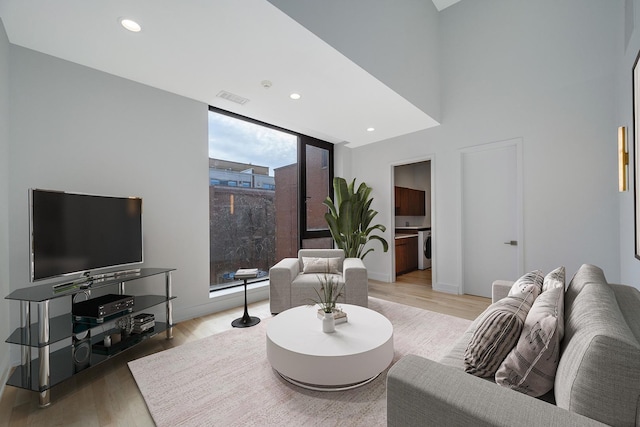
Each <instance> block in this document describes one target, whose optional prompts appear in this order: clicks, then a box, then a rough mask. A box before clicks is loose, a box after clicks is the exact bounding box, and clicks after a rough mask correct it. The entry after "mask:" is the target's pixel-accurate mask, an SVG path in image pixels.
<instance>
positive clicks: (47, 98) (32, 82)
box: [0, 45, 264, 358]
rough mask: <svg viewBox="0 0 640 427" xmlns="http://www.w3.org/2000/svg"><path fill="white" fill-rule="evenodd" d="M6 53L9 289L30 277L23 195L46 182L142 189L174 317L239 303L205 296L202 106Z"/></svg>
mask: <svg viewBox="0 0 640 427" xmlns="http://www.w3.org/2000/svg"><path fill="white" fill-rule="evenodd" d="M0 52H1V51H0ZM5 56H6V55H5ZM0 58H1V56H0ZM9 58H10V63H9V70H10V96H11V99H12V101H11V106H10V116H9V119H10V120H9V122H10V129H9V141H10V143H9V147H8V159H9V194H8V196H9V225H10V230H9V247H10V248H11V251H10V253H9V263H10V265H11V270H10V276H9V277H10V284H11V285H10V288H11V290H14V289H17V288H21V287H25V286H29V285H30V284H29V280H28V272H29V268H28V200H27V195H28V189H29V188H45V189H59V190H66V191H74V192H83V193H91V194H108V195H118V196H122V195H124V196H126V195H136V196H141V197H142V198H143V203H144V227H145V229H144V238H145V240H144V250H145V266H146V267H175V268H177V271H176V272H174V274H173V284H174V294H175V295H177V296H178V299H176V300H175V301H174V320H176V321H180V320H184V319H188V318H192V317H195V316H198V315H202V314H206V313H211V312H214V311H219V310H221V309H224V308H228V307H229V306H240V305H241V304H242V298H241V297H238V298H237V299H236V300H234V301H232V302H230V301H215V302H214V301H212V300H210V299H209V291H208V285H209V267H208V266H209V249H208V248H209V215H208V212H209V211H208V206H209V203H208V197H209V193H208V148H207V147H208V138H207V111H208V106H207V105H206V104H203V103H200V102H196V101H193V100H190V99H187V98H184V97H180V96H176V95H173V94H170V93H168V92H164V91H161V90H157V89H154V88H151V87H148V86H144V85H141V84H138V83H135V82H132V81H129V80H125V79H122V78H119V77H115V76H112V75H109V74H106V73H102V72H99V71H96V70H93V69H90V68H87V67H83V66H79V65H77V64H73V63H70V62H67V61H64V60H61V59H58V58H54V57H51V56H47V55H43V54H41V53H37V52H34V51H31V50H28V49H25V48H21V47H18V46H15V45H10V48H9ZM0 76H1V74H0ZM1 81H2V80H1V77H0V82H1ZM1 89H2V86H1V85H0V90H1ZM2 99H4V97H2ZM0 117H1V116H0ZM0 128H1V126H0ZM0 135H1V134H0ZM5 147H6V144H5ZM0 158H1V159H6V158H7V156H2V157H0ZM0 170H2V169H0ZM0 191H1V190H0ZM0 197H2V193H0ZM1 205H2V206H6V205H5V204H4V203H2V204H1ZM0 215H1V214H0ZM0 218H1V216H0ZM0 223H1V222H0ZM5 224H6V222H5ZM0 232H1V231H0ZM2 259H3V260H4V259H6V258H2ZM3 270H4V269H3ZM163 279H164V277H158V278H154V279H149V280H147V281H146V283H143V284H142V286H141V288H142V289H145V290H148V292H156V293H157V292H164V286H163V285H164V281H163ZM136 292H138V291H136ZM6 293H7V292H4V293H3V294H6ZM3 296H4V295H3ZM262 298H264V296H262ZM2 301H4V300H2ZM10 308H11V321H12V328H15V327H16V326H17V325H18V317H19V305H18V304H12V305H10ZM56 309H60V310H62V307H52V311H54V310H56ZM2 312H3V313H5V311H4V310H3V311H2ZM4 335H5V334H3V336H4ZM3 340H4V338H3ZM13 347H17V346H13ZM3 354H4V353H3ZM14 358H15V355H14Z"/></svg>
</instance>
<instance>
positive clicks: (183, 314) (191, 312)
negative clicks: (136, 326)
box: [174, 281, 269, 323]
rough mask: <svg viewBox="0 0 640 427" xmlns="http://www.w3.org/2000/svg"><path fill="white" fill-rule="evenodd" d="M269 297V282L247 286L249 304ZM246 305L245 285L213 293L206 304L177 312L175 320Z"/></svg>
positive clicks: (179, 320)
mask: <svg viewBox="0 0 640 427" xmlns="http://www.w3.org/2000/svg"><path fill="white" fill-rule="evenodd" d="M265 299H269V282H268V281H265V282H258V283H255V284H251V285H248V286H247V302H248V303H249V304H251V303H254V302H258V301H264V300H265ZM243 306H244V287H243V286H238V287H236V288H231V289H225V290H222V291H218V292H214V293H212V296H211V297H210V298H209V300H208V301H207V302H206V303H205V304H201V305H198V306H195V307H189V308H187V309H186V310H180V311H179V312H177V311H176V312H175V315H174V322H176V323H178V322H182V321H185V320H190V319H193V318H196V317H200V316H206V315H208V314H212V313H218V312H220V311H225V310H229V309H232V308H238V307H243Z"/></svg>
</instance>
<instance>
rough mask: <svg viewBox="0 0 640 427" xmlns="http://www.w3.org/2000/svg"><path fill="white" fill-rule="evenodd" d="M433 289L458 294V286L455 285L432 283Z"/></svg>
mask: <svg viewBox="0 0 640 427" xmlns="http://www.w3.org/2000/svg"><path fill="white" fill-rule="evenodd" d="M432 288H433V290H434V291H439V292H446V293H448V294H454V295H460V287H459V286H456V285H448V284H446V283H434V284H433V285H432Z"/></svg>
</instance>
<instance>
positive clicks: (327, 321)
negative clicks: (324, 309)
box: [322, 313, 336, 334]
mask: <svg viewBox="0 0 640 427" xmlns="http://www.w3.org/2000/svg"><path fill="white" fill-rule="evenodd" d="M335 330H336V320H335V319H334V318H333V313H324V317H323V318H322V332H324V333H327V334H330V333H331V332H334V331H335Z"/></svg>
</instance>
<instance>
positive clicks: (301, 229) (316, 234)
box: [209, 105, 335, 249]
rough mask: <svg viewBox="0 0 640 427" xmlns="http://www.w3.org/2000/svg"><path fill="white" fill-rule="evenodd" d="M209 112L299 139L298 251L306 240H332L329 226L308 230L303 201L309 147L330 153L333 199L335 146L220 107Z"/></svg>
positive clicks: (305, 188)
mask: <svg viewBox="0 0 640 427" xmlns="http://www.w3.org/2000/svg"><path fill="white" fill-rule="evenodd" d="M209 111H213V112H214V113H218V114H225V115H227V116H229V117H233V118H235V119H238V120H244V121H247V122H250V123H254V124H257V125H260V126H265V127H267V128H271V129H275V130H277V131H280V132H285V133H288V134H291V135H295V136H296V137H297V138H298V159H297V160H298V249H300V248H302V247H303V241H304V240H311V239H318V238H327V237H328V238H332V236H331V231H330V230H329V226H327V229H326V230H308V227H307V210H306V206H303V201H306V200H307V198H306V197H307V178H306V173H307V163H306V151H307V145H310V146H313V147H316V148H321V149H325V150H327V151H328V163H329V164H328V169H329V188H328V191H329V193H328V195H329V197H330V198H331V199H333V178H334V171H335V159H334V144H332V143H330V142H327V141H323V140H321V139H318V138H314V137H311V136H308V135H304V134H301V133H299V132H295V131H292V130H290V129H285V128H282V127H280V126H276V125H272V124H270V123H266V122H263V121H260V120H256V119H252V118H251V117H247V116H243V115H241V114H238V113H233V112H231V111H227V110H223V109H222V108H219V107H214V106H211V105H210V106H209Z"/></svg>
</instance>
